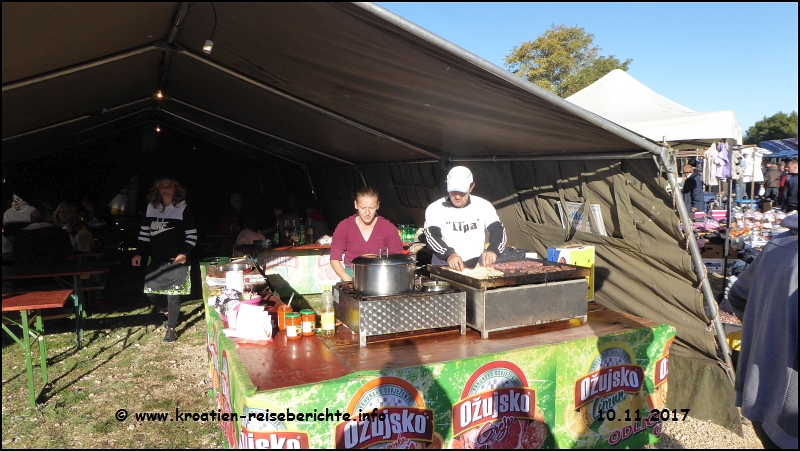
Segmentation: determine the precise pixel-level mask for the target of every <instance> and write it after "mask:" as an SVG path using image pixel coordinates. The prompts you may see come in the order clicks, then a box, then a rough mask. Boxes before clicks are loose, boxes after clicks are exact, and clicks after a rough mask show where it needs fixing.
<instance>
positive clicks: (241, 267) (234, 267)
mask: <svg viewBox="0 0 800 451" xmlns="http://www.w3.org/2000/svg"><path fill="white" fill-rule="evenodd" d="M253 268H254V266H253V265H251V264H249V263H228V264H227V265H219V266H217V272H220V273H224V272H228V271H248V270H250V269H253Z"/></svg>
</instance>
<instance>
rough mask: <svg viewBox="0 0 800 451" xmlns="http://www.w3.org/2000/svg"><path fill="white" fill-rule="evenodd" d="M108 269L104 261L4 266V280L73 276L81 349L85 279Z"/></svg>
mask: <svg viewBox="0 0 800 451" xmlns="http://www.w3.org/2000/svg"><path fill="white" fill-rule="evenodd" d="M105 271H106V265H105V264H104V263H94V262H93V263H81V264H77V265H65V266H51V267H37V268H19V267H15V266H13V265H12V266H3V281H6V280H20V279H42V278H56V279H58V278H61V277H70V276H72V279H73V283H72V293H73V299H74V305H75V335H76V342H77V344H76V346H77V348H78V349H81V347H82V342H83V319H84V316H85V315H86V313H85V310H84V297H85V296H84V293H83V283H82V280H83V279H88V278H89V277H90V276H92V275H94V274H102V273H104V272H105Z"/></svg>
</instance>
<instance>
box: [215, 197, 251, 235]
mask: <svg viewBox="0 0 800 451" xmlns="http://www.w3.org/2000/svg"><path fill="white" fill-rule="evenodd" d="M249 219H250V215H248V214H247V212H245V210H244V207H243V200H242V195H241V194H238V193H234V194H232V195H231V205H230V206H229V207H227V208H226V209H225V213H223V216H222V222H221V223H220V225H219V232H220V233H223V234H231V235H237V234H238V233H239V231H240V230H242V229H244V226H245V223H246V222H247V221H248V220H249Z"/></svg>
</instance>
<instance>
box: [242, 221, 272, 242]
mask: <svg viewBox="0 0 800 451" xmlns="http://www.w3.org/2000/svg"><path fill="white" fill-rule="evenodd" d="M256 230H257V227H256V225H255V222H254V221H253V220H252V219H251V220H248V221H247V223H246V224H245V225H244V230H242V231H241V232H239V235H238V236H237V237H236V244H253V241H256V240H264V239H266V237H264V235H262V234H260V233H258V232H257V231H256Z"/></svg>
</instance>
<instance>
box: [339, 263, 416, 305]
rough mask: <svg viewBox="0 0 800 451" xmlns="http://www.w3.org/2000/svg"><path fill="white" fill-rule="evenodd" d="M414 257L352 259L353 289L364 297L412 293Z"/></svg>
mask: <svg viewBox="0 0 800 451" xmlns="http://www.w3.org/2000/svg"><path fill="white" fill-rule="evenodd" d="M415 269H416V265H415V260H414V257H411V256H408V255H403V254H391V255H376V254H366V255H362V256H361V257H357V258H354V259H353V289H354V290H355V291H357V292H359V293H361V294H363V295H364V296H388V295H390V294H403V293H411V292H413V291H414V270H415Z"/></svg>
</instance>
